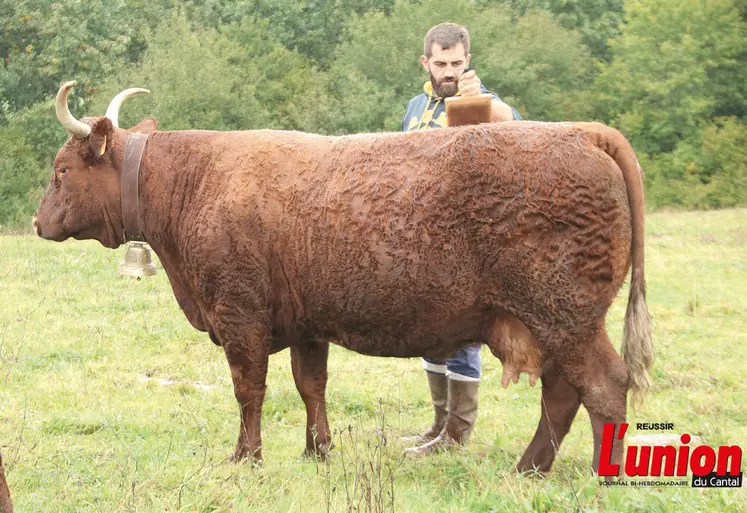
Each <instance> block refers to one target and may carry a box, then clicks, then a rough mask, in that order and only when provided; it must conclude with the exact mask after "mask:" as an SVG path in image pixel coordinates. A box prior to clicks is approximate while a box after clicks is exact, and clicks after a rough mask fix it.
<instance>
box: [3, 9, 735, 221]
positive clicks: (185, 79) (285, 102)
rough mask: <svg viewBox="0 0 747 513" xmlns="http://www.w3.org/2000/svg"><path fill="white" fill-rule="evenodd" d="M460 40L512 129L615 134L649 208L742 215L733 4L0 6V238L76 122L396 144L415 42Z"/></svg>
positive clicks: (411, 90) (418, 82)
mask: <svg viewBox="0 0 747 513" xmlns="http://www.w3.org/2000/svg"><path fill="white" fill-rule="evenodd" d="M446 20H451V21H456V22H460V23H464V24H466V25H467V26H468V27H469V28H470V30H471V34H472V54H473V65H474V67H475V68H476V69H477V70H478V73H479V74H480V76H481V78H482V79H483V81H484V83H485V84H486V85H487V86H488V87H489V88H491V89H492V90H494V91H496V92H497V93H498V94H500V95H501V96H502V97H503V98H504V100H506V101H507V102H509V103H511V104H512V105H513V106H514V107H516V108H517V109H518V110H519V111H520V112H521V113H522V115H523V116H524V117H525V119H532V120H545V121H564V120H597V121H602V122H604V123H607V124H610V125H612V126H615V127H617V128H619V129H620V130H621V131H622V132H623V133H624V134H625V135H626V136H627V137H628V138H629V139H630V140H631V142H632V143H633V146H634V148H635V149H636V151H637V153H638V156H639V160H640V161H641V163H642V165H643V167H644V169H645V171H646V186H647V191H648V204H649V206H650V207H651V208H657V207H662V206H674V207H680V208H717V207H727V206H733V205H740V204H745V203H746V202H747V192H745V191H746V190H747V188H746V187H745V176H746V175H747V149H746V148H747V146H746V145H745V140H746V139H747V129H746V128H745V123H744V122H745V115H746V113H747V98H746V92H745V88H746V87H747V86H746V84H747V66H745V62H747V44H746V42H745V33H746V30H745V28H746V26H747V2H746V1H745V0H709V1H708V2H703V1H702V0H477V1H474V2H473V1H469V0H455V1H452V2H441V1H436V0H372V1H364V0H238V1H232V0H190V1H175V0H154V1H145V0H116V1H107V2H104V1H101V0H63V1H59V2H52V1H49V0H20V1H19V0H0V27H1V28H2V30H1V31H0V57H2V65H0V140H1V141H2V144H1V145H0V146H1V147H0V226H5V227H15V226H20V225H26V224H27V219H28V218H29V216H30V215H31V213H32V212H33V210H34V208H35V206H36V201H37V200H38V197H39V194H40V192H39V191H40V190H41V189H42V188H43V186H44V184H45V183H46V180H47V175H49V174H50V170H51V169H50V162H51V161H52V159H53V158H54V154H55V152H56V150H57V149H58V148H59V146H60V144H61V143H62V142H63V141H64V138H65V133H64V131H63V130H62V129H61V127H59V125H58V123H57V121H56V119H55V117H54V115H53V111H54V107H53V104H52V100H53V98H54V95H55V93H56V91H57V88H58V86H59V84H60V83H61V82H64V81H66V80H70V79H75V80H77V81H78V83H79V86H78V87H77V88H76V90H75V92H74V94H73V95H71V109H72V110H73V113H74V114H76V115H77V116H84V115H100V114H102V113H103V111H104V109H105V107H106V104H107V103H108V101H109V99H110V98H111V97H112V95H114V94H116V93H117V92H118V91H119V90H121V89H124V88H126V87H133V86H139V87H147V88H149V89H151V90H152V91H153V93H154V94H152V95H150V96H148V97H138V99H136V100H131V101H130V102H129V103H128V104H127V106H126V107H125V108H124V109H123V113H122V124H123V126H125V125H126V124H127V123H131V124H134V123H135V122H137V121H138V120H139V119H140V118H142V117H143V116H146V115H154V116H156V117H157V118H158V119H159V121H160V127H161V129H166V130H169V129H185V128H203V129H208V128H210V129H217V130H237V129H253V128H278V129H291V130H304V131H310V132H317V133H324V134H343V133H352V132H375V131H383V130H397V129H398V128H399V121H400V119H401V116H402V114H403V112H404V106H405V104H406V103H407V101H408V100H409V99H410V98H411V97H412V96H415V95H416V94H418V93H419V92H420V91H421V88H422V83H423V82H424V81H425V80H426V79H427V77H426V76H425V74H424V72H423V71H422V69H421V67H420V65H419V62H418V57H419V56H420V54H421V52H422V38H423V36H424V34H425V32H426V31H427V29H428V28H429V27H430V26H431V25H433V24H435V23H439V22H442V21H446Z"/></svg>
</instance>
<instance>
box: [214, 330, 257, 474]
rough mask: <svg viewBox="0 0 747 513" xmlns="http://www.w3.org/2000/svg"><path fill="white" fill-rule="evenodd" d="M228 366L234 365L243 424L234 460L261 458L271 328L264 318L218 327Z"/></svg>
mask: <svg viewBox="0 0 747 513" xmlns="http://www.w3.org/2000/svg"><path fill="white" fill-rule="evenodd" d="M217 331H218V336H219V338H220V341H221V343H222V345H223V349H224V350H225V353H226V359H227V360H228V366H229V367H230V368H231V379H233V391H234V394H235V395H236V400H237V401H238V402H239V408H240V410H241V425H240V427H239V439H238V442H237V443H236V451H234V454H233V460H234V461H240V460H241V459H243V458H244V457H246V456H247V455H251V456H253V457H254V458H255V459H256V460H261V459H262V435H261V432H260V424H261V420H262V403H263V402H264V398H265V380H266V378H267V361H268V357H269V345H268V334H269V329H268V327H267V325H266V324H265V323H263V322H259V321H257V322H251V323H246V321H244V322H243V323H241V324H238V323H236V324H225V323H224V324H222V325H221V326H220V328H219V329H218V330H217Z"/></svg>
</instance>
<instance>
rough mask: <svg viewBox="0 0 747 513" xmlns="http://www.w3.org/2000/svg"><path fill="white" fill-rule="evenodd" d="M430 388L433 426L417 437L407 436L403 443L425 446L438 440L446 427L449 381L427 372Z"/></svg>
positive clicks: (444, 377)
mask: <svg viewBox="0 0 747 513" xmlns="http://www.w3.org/2000/svg"><path fill="white" fill-rule="evenodd" d="M426 374H427V375H428V386H429V387H430V389H431V401H432V402H433V412H434V418H433V424H431V427H429V428H428V429H426V430H425V431H424V432H423V433H421V434H419V435H415V436H406V437H403V438H402V441H403V442H409V443H413V444H418V445H419V444H424V443H425V442H429V441H431V440H433V439H434V438H436V437H437V436H438V435H439V433H441V431H442V430H443V428H444V426H445V425H446V417H447V415H448V410H447V409H446V406H447V401H448V397H449V380H448V379H447V378H446V375H444V374H436V373H434V372H427V371H426Z"/></svg>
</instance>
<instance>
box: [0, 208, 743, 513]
mask: <svg viewBox="0 0 747 513" xmlns="http://www.w3.org/2000/svg"><path fill="white" fill-rule="evenodd" d="M744 219H747V210H744V209H742V210H725V211H716V212H693V213H655V214H651V215H649V216H648V218H647V246H646V251H647V253H646V265H647V279H648V292H649V295H648V299H649V300H648V304H649V308H650V310H651V313H652V316H653V318H654V322H655V342H654V343H655V347H656V350H657V359H656V363H655V366H654V370H653V381H654V389H653V393H652V395H651V396H650V399H649V401H648V402H647V403H646V405H645V406H644V408H643V409H642V410H641V411H639V412H637V413H631V414H630V415H629V420H630V421H632V422H635V421H647V422H653V421H671V422H674V423H675V432H676V433H678V434H679V433H684V432H687V433H690V434H694V435H700V436H702V437H703V438H704V440H705V443H707V444H709V445H712V446H717V445H721V444H727V443H728V444H740V445H741V446H742V447H743V448H747V408H746V407H745V400H746V399H745V398H747V384H745V378H744V376H745V370H747V364H746V363H745V362H747V337H745V332H746V331H747V330H746V329H745V328H747V326H746V323H745V319H746V318H747V316H746V315H745V314H746V313H747V294H746V292H747V259H746V258H745V255H747V250H746V248H745V244H746V243H747V224H746V223H745V221H744ZM122 256H123V250H118V251H110V250H106V249H104V248H102V247H100V246H99V245H98V244H97V243H93V242H76V241H69V242H66V243H62V244H55V243H51V242H45V241H42V240H40V239H37V238H34V237H31V236H11V235H8V236H3V237H0V298H1V299H0V387H1V390H0V406H1V407H0V446H1V449H2V453H3V456H4V459H5V462H6V466H7V472H8V482H9V486H10V488H11V492H12V493H13V497H14V501H15V504H16V507H17V510H18V511H30V512H36V511H55V512H56V511H70V512H73V511H75V512H88V511H91V512H112V511H138V512H151V511H153V512H156V511H169V512H175V511H199V512H228V511H240V512H244V511H270V512H276V511H277V512H281V511H282V512H307V511H325V512H326V511H337V512H340V511H397V512H422V511H429V512H430V511H446V512H457V511H459V512H461V511H476V512H486V513H487V512H503V511H510V512H524V511H526V512H530V511H538V512H545V511H583V512H587V511H588V512H593V511H620V512H638V511H640V512H650V511H660V512H681V511H693V512H695V511H719V512H720V511H747V496H746V494H745V492H744V489H742V490H732V489H724V490H700V489H692V488H689V487H686V488H664V489H658V488H640V489H630V488H604V487H602V486H600V485H599V484H598V482H597V480H596V478H592V477H591V476H590V475H589V474H588V473H587V471H586V467H587V465H588V464H589V462H590V461H591V450H592V438H591V429H590V425H589V422H588V416H587V415H586V412H585V411H581V412H580V413H579V415H578V417H577V418H576V421H575V423H574V425H573V428H572V430H571V432H570V434H569V435H568V437H567V438H566V441H565V442H564V444H563V447H562V449H561V452H560V455H559V459H558V460H557V461H556V464H555V467H554V472H553V473H552V475H551V476H550V477H549V478H547V479H541V478H531V477H521V476H518V475H516V474H515V473H514V472H513V470H512V468H513V465H514V464H515V462H516V461H517V460H518V459H519V457H520V456H521V454H522V452H523V451H524V449H525V448H526V446H527V444H528V443H529V441H530V440H531V438H532V436H533V434H534V429H535V427H536V424H537V421H538V418H539V414H540V408H539V396H540V390H539V387H536V388H530V387H529V386H528V384H527V380H526V377H523V378H522V380H521V381H520V382H519V383H518V385H512V386H511V387H510V388H508V389H507V390H503V389H501V388H500V375H501V365H500V362H499V361H498V360H496V359H494V358H493V357H492V356H490V354H489V353H488V352H487V351H486V352H485V353H484V358H483V366H484V379H483V382H482V386H481V395H480V401H481V404H480V414H479V417H478V424H477V428H476V431H475V434H474V436H473V440H472V443H471V444H470V448H469V450H468V451H462V452H455V453H447V454H440V455H436V456H434V457H432V458H428V459H418V460H411V459H403V458H402V456H401V453H402V449H403V444H402V443H401V442H400V441H399V437H400V436H402V435H403V434H405V433H410V432H412V431H417V430H419V429H421V428H423V427H425V425H426V424H427V423H429V422H430V420H431V419H430V406H429V401H428V391H427V385H426V380H425V377H424V375H423V371H422V370H421V369H420V363H419V361H418V360H417V359H410V360H395V359H376V358H370V357H364V356H360V355H357V354H354V353H351V352H348V351H345V350H343V349H340V348H338V347H334V348H333V350H332V351H331V355H330V365H329V371H330V380H329V385H328V405H329V417H330V422H331V425H332V427H333V429H335V430H336V431H337V433H336V437H335V438H336V443H337V447H336V448H335V450H334V451H333V456H332V458H331V459H330V461H329V462H328V463H327V464H325V463H322V462H317V461H315V460H310V459H302V458H301V457H300V455H301V452H302V449H303V446H304V440H305V435H304V428H305V412H304V408H303V403H302V402H301V400H300V398H299V397H298V394H297V392H296V390H295V386H294V384H293V379H292V376H291V371H290V365H289V361H290V357H289V354H288V352H287V351H284V352H281V353H279V354H277V355H274V356H273V357H271V359H270V372H269V376H268V379H267V382H268V392H267V399H266V402H265V407H264V415H263V420H262V427H263V430H262V434H263V442H264V449H263V450H264V457H265V462H264V465H262V466H261V467H259V468H258V467H256V466H254V465H252V464H241V465H236V464H232V463H228V462H227V461H226V458H227V457H228V456H229V455H230V454H231V452H232V451H233V447H234V443H235V438H236V435H237V431H238V420H239V419H238V408H237V405H236V403H235V400H234V398H233V391H232V385H231V382H230V376H229V371H228V367H227V364H226V363H225V359H224V357H223V354H222V352H221V350H220V348H218V347H216V346H214V345H213V344H212V343H211V342H210V341H209V340H208V337H207V335H205V334H202V333H199V332H197V331H195V330H193V329H192V328H191V327H190V326H189V325H188V323H187V321H186V319H185V318H184V316H183V315H182V313H181V312H180V310H179V308H178V306H177V304H176V301H175V300H174V298H173V296H172V293H171V289H170V286H169V284H168V282H167V280H166V277H165V275H164V273H163V272H160V273H159V275H158V276H157V277H156V278H153V279H147V280H142V281H135V280H132V279H128V278H123V277H120V276H118V274H117V264H118V262H119V260H120V259H121V258H122ZM625 299H626V295H625V292H624V291H623V292H621V294H620V297H619V298H618V301H617V302H616V303H615V305H614V306H613V308H612V310H611V312H610V315H609V316H608V327H609V332H610V336H611V338H612V339H613V341H616V342H615V343H616V344H619V340H620V337H621V330H622V317H623V313H624V307H625ZM148 378H150V379H148ZM159 380H171V381H173V382H174V384H171V385H169V384H162V383H163V382H162V381H159ZM203 385H208V386H203ZM634 427H635V426H634V425H632V426H631V431H630V432H631V434H635V433H636V430H635V429H634ZM392 495H393V502H394V505H393V506H392Z"/></svg>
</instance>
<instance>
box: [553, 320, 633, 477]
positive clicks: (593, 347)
mask: <svg viewBox="0 0 747 513" xmlns="http://www.w3.org/2000/svg"><path fill="white" fill-rule="evenodd" d="M588 340H589V341H590V343H585V344H579V345H577V346H575V348H574V349H575V350H570V351H560V352H558V354H557V355H556V362H557V364H558V367H559V370H560V372H561V373H562V374H563V376H564V377H565V379H566V380H567V381H568V383H569V384H570V385H571V386H573V387H575V388H576V390H577V391H578V392H579V395H580V397H581V402H582V404H583V405H584V407H585V408H586V411H588V413H589V417H590V419H591V426H592V431H593V433H594V457H593V459H592V468H593V470H594V472H598V471H599V458H600V454H601V448H602V432H603V429H604V425H605V424H607V423H613V424H615V425H616V426H619V425H620V424H622V423H623V422H625V414H626V398H627V391H628V367H627V365H625V362H624V361H623V359H622V358H621V357H620V355H618V354H617V352H616V351H615V349H614V348H613V347H612V343H611V342H610V339H609V337H608V336H607V332H606V331H605V329H604V328H603V327H599V328H598V329H597V330H596V333H595V334H594V335H593V336H592V337H590V338H589V339H588ZM568 347H572V346H568ZM622 456H623V443H622V440H618V439H617V438H615V440H614V442H613V445H612V450H611V453H610V454H608V455H606V458H608V459H609V461H608V462H609V463H612V464H618V465H619V464H621V463H622Z"/></svg>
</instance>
